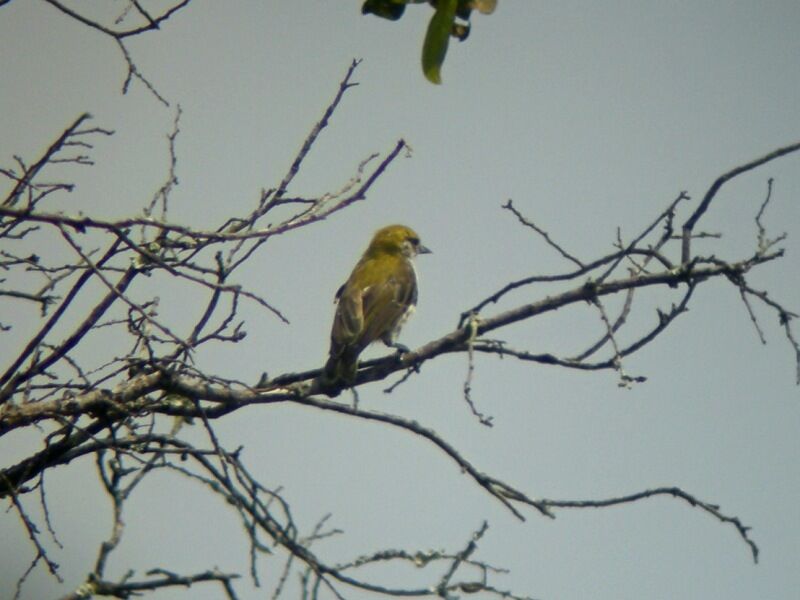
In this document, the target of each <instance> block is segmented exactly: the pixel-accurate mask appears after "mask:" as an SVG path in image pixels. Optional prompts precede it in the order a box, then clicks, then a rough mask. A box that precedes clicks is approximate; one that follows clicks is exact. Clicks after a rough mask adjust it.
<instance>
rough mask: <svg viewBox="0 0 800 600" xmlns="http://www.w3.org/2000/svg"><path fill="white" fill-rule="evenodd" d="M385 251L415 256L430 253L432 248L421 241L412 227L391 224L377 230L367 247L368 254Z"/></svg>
mask: <svg viewBox="0 0 800 600" xmlns="http://www.w3.org/2000/svg"><path fill="white" fill-rule="evenodd" d="M384 253H385V254H401V255H403V256H406V257H408V258H414V257H415V256H416V255H417V254H429V253H430V250H429V249H428V248H426V247H425V246H423V245H422V244H421V243H420V241H419V236H418V235H417V233H416V232H415V231H414V230H413V229H411V228H410V227H406V226H405V225H389V226H388V227H384V228H382V229H379V230H378V231H376V232H375V235H374V236H373V237H372V241H371V242H370V244H369V248H367V256H375V255H377V254H384Z"/></svg>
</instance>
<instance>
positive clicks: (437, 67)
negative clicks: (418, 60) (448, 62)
mask: <svg viewBox="0 0 800 600" xmlns="http://www.w3.org/2000/svg"><path fill="white" fill-rule="evenodd" d="M457 5H458V0H440V1H439V3H438V5H437V7H436V12H435V13H434V14H433V17H431V22H430V23H428V32H427V33H426V34H425V42H424V44H423V45H422V72H423V73H425V77H426V78H427V79H428V81H430V82H431V83H437V84H438V83H442V76H441V70H442V63H443V62H444V57H445V55H446V54H447V44H448V42H449V41H450V32H451V31H452V30H453V23H454V22H455V19H456V7H457Z"/></svg>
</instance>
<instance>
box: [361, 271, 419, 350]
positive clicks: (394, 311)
mask: <svg viewBox="0 0 800 600" xmlns="http://www.w3.org/2000/svg"><path fill="white" fill-rule="evenodd" d="M400 275H401V276H398V277H389V279H387V280H386V281H385V282H383V283H381V284H378V285H373V286H371V287H370V288H369V289H368V290H366V292H365V293H364V295H363V300H362V303H363V311H364V330H363V331H362V332H361V339H360V344H359V345H361V347H366V346H368V345H369V344H371V343H372V342H374V341H375V340H377V339H383V338H384V337H385V336H386V335H388V334H389V333H390V332H391V331H392V330H393V329H394V328H395V327H397V325H398V324H399V323H401V322H402V320H403V318H404V317H405V315H406V312H407V311H408V310H409V308H411V307H413V306H414V304H416V297H417V285H416V280H415V278H414V273H413V271H411V272H410V273H406V272H403V273H401V274H400Z"/></svg>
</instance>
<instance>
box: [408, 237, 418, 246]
mask: <svg viewBox="0 0 800 600" xmlns="http://www.w3.org/2000/svg"><path fill="white" fill-rule="evenodd" d="M408 241H409V242H411V245H413V246H419V238H417V237H412V238H408Z"/></svg>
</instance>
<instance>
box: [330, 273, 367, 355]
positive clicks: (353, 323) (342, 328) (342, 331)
mask: <svg viewBox="0 0 800 600" xmlns="http://www.w3.org/2000/svg"><path fill="white" fill-rule="evenodd" d="M345 289H346V286H342V287H341V288H339V291H338V292H337V293H336V301H337V302H338V306H337V307H336V315H334V317H333V329H332V330H331V344H332V347H331V353H332V354H339V352H340V351H341V349H342V348H344V347H345V346H350V345H352V344H353V342H354V341H356V340H357V339H358V337H359V336H360V334H361V330H362V329H363V327H364V311H363V305H362V301H361V298H362V292H360V291H359V290H352V291H350V290H348V291H347V293H345Z"/></svg>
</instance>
